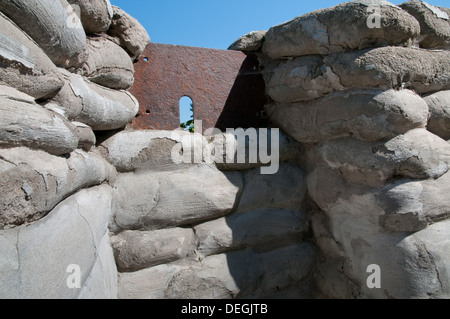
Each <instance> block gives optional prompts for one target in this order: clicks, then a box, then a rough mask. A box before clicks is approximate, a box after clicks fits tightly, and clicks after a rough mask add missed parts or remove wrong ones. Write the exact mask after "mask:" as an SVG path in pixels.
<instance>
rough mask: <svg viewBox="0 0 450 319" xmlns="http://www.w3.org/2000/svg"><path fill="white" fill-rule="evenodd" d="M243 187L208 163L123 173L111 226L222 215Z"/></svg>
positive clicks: (157, 225)
mask: <svg viewBox="0 0 450 319" xmlns="http://www.w3.org/2000/svg"><path fill="white" fill-rule="evenodd" d="M449 147H450V145H449ZM242 187H243V181H242V176H241V174H239V173H237V172H230V173H226V174H225V173H222V172H220V171H218V170H217V169H216V168H215V167H208V166H193V167H191V168H189V169H184V170H178V171H173V172H159V173H157V172H139V173H126V174H120V175H119V177H118V179H117V181H116V184H115V190H114V203H113V210H114V214H115V216H114V224H113V223H112V225H111V229H114V231H115V230H120V229H122V230H144V231H145V230H157V229H164V228H170V227H179V226H183V225H191V224H194V223H198V222H202V221H206V220H211V219H213V218H219V217H222V216H225V215H227V214H229V213H230V212H231V211H232V210H233V209H234V208H235V206H236V205H237V203H238V201H239V196H240V194H241V191H242ZM136 192H138V193H139V196H136ZM130 198H133V199H134V200H133V201H130Z"/></svg>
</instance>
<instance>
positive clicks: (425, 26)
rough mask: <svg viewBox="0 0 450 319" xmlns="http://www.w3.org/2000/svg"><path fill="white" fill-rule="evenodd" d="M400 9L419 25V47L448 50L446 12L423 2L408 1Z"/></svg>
mask: <svg viewBox="0 0 450 319" xmlns="http://www.w3.org/2000/svg"><path fill="white" fill-rule="evenodd" d="M400 7H401V8H402V9H403V10H405V11H407V12H408V13H409V14H411V15H412V16H413V17H414V18H416V19H417V20H418V21H419V23H420V39H419V41H420V46H421V47H423V48H431V49H450V17H449V15H448V13H447V12H445V11H443V10H441V9H440V8H439V7H435V6H433V5H431V4H429V3H426V2H424V1H417V0H413V1H408V2H405V3H403V4H401V5H400Z"/></svg>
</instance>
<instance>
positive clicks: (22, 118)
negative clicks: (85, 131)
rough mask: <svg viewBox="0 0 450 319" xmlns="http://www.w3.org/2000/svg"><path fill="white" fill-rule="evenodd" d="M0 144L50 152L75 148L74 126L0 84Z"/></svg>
mask: <svg viewBox="0 0 450 319" xmlns="http://www.w3.org/2000/svg"><path fill="white" fill-rule="evenodd" d="M0 114H1V115H2V116H1V117H0V146H2V147H20V146H27V147H29V148H33V149H40V150H44V151H46V152H48V153H50V154H53V155H62V154H68V153H71V152H72V151H74V150H75V149H77V147H78V134H77V131H76V128H75V126H73V125H72V124H71V123H70V122H68V121H67V120H65V119H64V118H63V117H62V116H60V115H58V114H55V113H53V112H51V111H48V110H46V109H44V108H43V107H42V106H40V105H38V104H36V103H35V102H34V100H33V98H32V97H30V96H28V95H26V94H24V93H22V92H19V91H17V90H15V89H12V88H9V87H5V86H2V85H0Z"/></svg>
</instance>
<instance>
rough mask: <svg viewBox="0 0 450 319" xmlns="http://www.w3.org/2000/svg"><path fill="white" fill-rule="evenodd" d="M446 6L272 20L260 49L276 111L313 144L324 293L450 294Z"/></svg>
mask: <svg viewBox="0 0 450 319" xmlns="http://www.w3.org/2000/svg"><path fill="white" fill-rule="evenodd" d="M445 12H446V9H445V8H436V7H433V6H431V5H429V4H427V3H425V2H422V1H409V2H407V3H405V4H403V5H401V6H400V7H398V6H395V5H393V4H391V3H389V2H387V1H352V2H348V3H344V4H341V5H338V6H335V7H332V8H329V9H324V10H318V11H315V12H312V13H309V14H306V15H304V16H301V17H298V18H296V19H294V20H292V21H288V22H286V23H283V24H281V25H278V26H275V27H273V28H271V29H270V30H269V31H268V32H267V33H266V34H265V36H264V40H263V47H262V53H258V52H257V51H256V52H255V53H256V54H258V55H259V57H260V61H261V63H262V64H263V67H262V68H263V75H264V77H265V81H266V93H267V94H268V95H269V96H270V97H271V99H272V102H270V103H269V104H268V105H267V107H266V109H267V112H268V114H269V117H270V119H271V120H272V121H273V122H274V123H275V125H277V126H279V127H280V128H282V129H283V130H284V131H285V132H286V133H287V134H288V135H289V136H290V137H292V138H293V139H295V140H297V141H298V142H300V143H302V144H304V147H305V148H306V152H307V154H308V155H307V184H308V192H309V194H310V196H311V197H312V199H313V200H314V202H315V203H316V204H317V207H316V208H315V209H314V210H313V218H312V220H313V222H312V225H313V231H314V235H315V237H316V240H317V244H318V246H319V247H320V250H321V252H322V257H323V258H321V259H320V262H319V263H318V271H317V273H316V284H317V288H318V294H317V296H318V297H324V298H430V297H431V298H442V297H447V298H448V296H450V288H449V287H450V277H449V276H448V263H447V261H448V259H449V256H450V255H449V253H448V242H449V240H448V239H449V238H450V233H449V231H448V225H447V224H448V221H446V220H447V219H448V218H449V214H448V209H449V206H448V200H446V199H445V198H446V196H445V195H444V194H445V193H446V192H447V191H448V178H449V173H448V172H449V168H450V166H449V165H450V147H449V144H448V142H447V141H446V140H448V139H449V138H450V135H449V126H448V113H449V104H448V101H449V97H450V96H449V95H448V92H449V91H448V90H449V85H450V51H447V50H445V49H446V48H448V46H447V42H448V39H449V37H448V31H449V30H450V29H449V25H448V16H447V14H446V13H445ZM377 23H378V25H377ZM243 47H244V48H245V46H243ZM436 49H439V50H436ZM244 51H245V50H244ZM427 128H428V130H427ZM437 239H439V240H440V241H436V240H437ZM374 264H375V265H377V266H379V267H380V269H381V287H377V288H378V289H377V288H375V289H373V288H374V287H372V286H371V285H370V284H368V282H369V281H370V280H368V279H370V278H372V279H373V277H369V276H370V275H371V274H372V273H371V269H372V268H371V266H373V265H374Z"/></svg>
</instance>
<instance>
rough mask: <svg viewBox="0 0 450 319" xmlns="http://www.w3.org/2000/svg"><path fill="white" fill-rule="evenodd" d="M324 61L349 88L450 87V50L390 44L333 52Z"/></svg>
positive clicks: (425, 89)
mask: <svg viewBox="0 0 450 319" xmlns="http://www.w3.org/2000/svg"><path fill="white" fill-rule="evenodd" d="M324 62H325V64H326V65H329V66H331V68H332V69H333V71H334V72H335V73H336V74H337V76H338V77H339V79H340V83H341V84H342V85H343V86H345V87H359V88H361V87H380V88H384V89H389V88H412V89H414V90H415V91H417V92H418V93H421V94H423V93H429V92H435V91H439V90H446V89H448V88H449V86H450V78H449V76H448V74H449V70H450V51H428V50H423V49H417V48H401V47H387V48H378V49H373V50H363V51H357V52H350V53H337V54H332V55H329V56H328V57H326V58H325V60H324Z"/></svg>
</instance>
